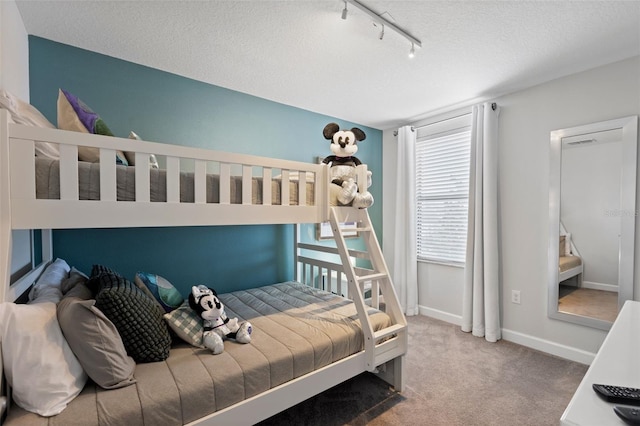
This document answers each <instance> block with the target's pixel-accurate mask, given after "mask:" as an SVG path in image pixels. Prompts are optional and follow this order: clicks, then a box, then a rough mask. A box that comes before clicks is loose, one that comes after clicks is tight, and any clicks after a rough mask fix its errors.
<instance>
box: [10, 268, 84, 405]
mask: <svg viewBox="0 0 640 426" xmlns="http://www.w3.org/2000/svg"><path fill="white" fill-rule="evenodd" d="M62 262H64V261H60V260H56V262H54V263H52V264H51V265H49V266H48V267H47V269H46V270H45V272H44V273H43V274H42V276H41V277H40V278H39V279H38V282H37V283H36V286H37V287H38V288H39V290H38V292H37V297H36V298H35V299H34V300H32V301H31V302H29V304H26V305H19V304H15V303H2V304H0V339H1V341H2V358H3V366H4V373H5V376H6V378H7V382H8V383H9V385H10V386H11V387H12V389H13V399H14V401H15V402H16V404H18V405H19V406H20V407H22V408H24V409H25V410H27V411H32V412H34V413H37V414H40V415H41V416H53V415H56V414H59V413H60V412H61V411H62V410H64V409H65V407H66V406H67V404H68V403H69V402H70V401H71V400H72V399H73V398H75V397H76V396H77V395H78V394H79V393H80V392H81V391H82V388H83V387H84V385H85V383H86V381H87V376H86V374H85V373H84V371H83V370H82V366H81V365H80V363H79V362H78V360H77V358H76V357H75V355H74V354H73V352H72V351H71V349H70V348H69V345H68V344H67V342H66V340H65V339H64V337H63V335H62V331H61V330H60V326H59V325H58V320H57V317H56V301H55V300H56V298H58V300H59V297H58V295H57V293H58V292H60V284H61V282H62V280H61V279H60V278H61V277H63V278H66V274H64V273H62V274H61V273H60V272H61V271H64V269H65V268H64V265H66V262H64V264H63V263H62ZM67 268H68V265H67ZM67 272H68V269H67Z"/></svg>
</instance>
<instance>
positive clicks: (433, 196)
mask: <svg viewBox="0 0 640 426" xmlns="http://www.w3.org/2000/svg"><path fill="white" fill-rule="evenodd" d="M470 120H471V116H470V115H465V116H462V117H458V118H455V119H451V120H446V121H443V122H438V123H436V124H432V125H429V126H425V127H422V128H420V129H418V134H417V140H416V198H417V203H416V206H417V207H416V208H417V211H416V221H417V224H416V230H417V233H418V235H417V245H418V247H417V251H418V259H421V260H430V261H435V262H443V263H452V264H464V262H465V253H466V245H467V214H468V206H469V161H470V146H471V145H470V144H471V126H470Z"/></svg>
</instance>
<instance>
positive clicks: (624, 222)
mask: <svg viewBox="0 0 640 426" xmlns="http://www.w3.org/2000/svg"><path fill="white" fill-rule="evenodd" d="M614 129H622V153H623V159H622V171H621V178H620V185H621V191H620V192H621V194H626V195H625V196H624V197H621V199H620V210H621V211H625V212H634V214H629V215H621V216H620V220H621V232H620V245H619V249H618V254H619V262H618V311H620V308H622V305H623V304H624V302H625V301H626V300H631V299H633V276H634V271H633V265H634V259H635V255H634V249H635V224H636V216H637V211H636V167H637V149H638V148H637V145H638V116H630V117H623V118H618V119H614V120H608V121H601V122H599V123H592V124H587V125H584V126H577V127H571V128H567V129H560V130H554V131H552V132H551V136H550V155H549V251H548V256H549V257H548V260H549V263H548V268H549V274H548V278H549V280H548V305H547V308H548V314H549V317H550V318H554V319H558V320H564V321H568V322H572V323H575V324H581V325H585V326H589V327H594V328H598V329H602V330H609V329H610V328H611V325H612V323H611V322H609V321H605V320H601V319H597V318H591V317H586V316H582V315H577V314H571V313H567V312H561V311H559V310H558V297H559V289H558V286H559V283H558V275H559V272H558V256H559V253H558V251H559V248H558V235H560V172H561V159H562V151H561V148H562V138H565V137H569V136H578V135H585V134H589V133H595V132H602V131H606V130H614Z"/></svg>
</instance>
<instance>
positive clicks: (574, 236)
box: [549, 117, 637, 329]
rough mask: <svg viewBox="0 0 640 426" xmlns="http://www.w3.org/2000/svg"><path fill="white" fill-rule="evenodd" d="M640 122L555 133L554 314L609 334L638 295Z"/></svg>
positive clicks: (552, 181)
mask: <svg viewBox="0 0 640 426" xmlns="http://www.w3.org/2000/svg"><path fill="white" fill-rule="evenodd" d="M636 145H637V117H629V118H624V119H619V120H610V121H606V122H601V123H594V124H590V125H586V126H580V127H574V128H571V129H562V130H557V131H553V132H551V157H550V159H551V174H550V188H549V189H550V190H549V215H550V216H549V219H550V220H549V264H550V266H549V316H550V317H552V318H557V319H564V320H567V321H571V322H575V323H580V324H584V325H590V326H594V327H597V328H602V329H608V328H609V327H610V326H611V323H612V322H613V321H614V320H615V318H616V316H617V313H618V310H619V308H620V307H621V306H622V304H623V303H624V301H625V300H627V299H631V298H632V296H633V294H632V293H633V249H634V239H635V231H634V230H635V220H636V207H635V192H636V189H635V188H636V155H637V153H636V152H637V148H636Z"/></svg>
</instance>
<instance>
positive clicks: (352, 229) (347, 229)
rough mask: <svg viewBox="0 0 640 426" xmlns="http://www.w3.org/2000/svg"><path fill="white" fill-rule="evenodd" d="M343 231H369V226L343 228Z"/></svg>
mask: <svg viewBox="0 0 640 426" xmlns="http://www.w3.org/2000/svg"><path fill="white" fill-rule="evenodd" d="M345 231H348V232H353V231H356V232H369V231H371V228H369V227H368V226H367V227H366V228H345Z"/></svg>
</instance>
